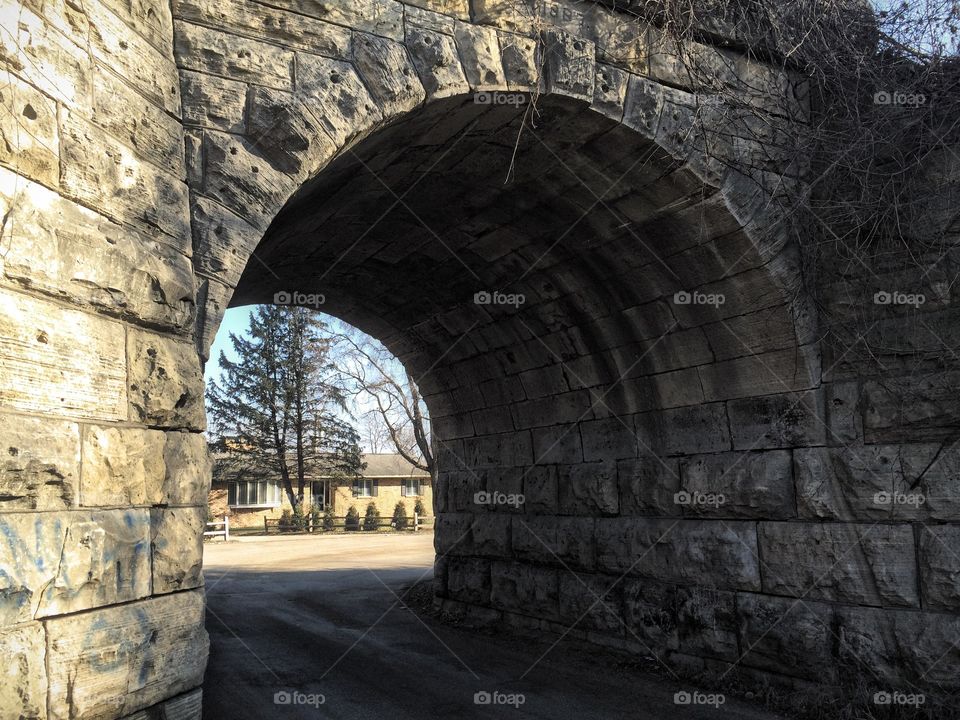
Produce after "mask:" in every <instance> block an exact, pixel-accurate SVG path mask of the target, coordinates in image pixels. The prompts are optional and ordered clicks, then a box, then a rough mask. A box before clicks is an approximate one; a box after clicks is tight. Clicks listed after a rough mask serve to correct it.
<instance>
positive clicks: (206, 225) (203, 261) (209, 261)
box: [190, 194, 262, 287]
mask: <svg viewBox="0 0 960 720" xmlns="http://www.w3.org/2000/svg"><path fill="white" fill-rule="evenodd" d="M190 217H191V220H192V223H191V224H192V225H193V253H194V260H193V261H194V265H195V267H196V269H197V270H199V271H200V272H204V273H210V274H211V275H215V276H216V277H217V278H219V279H220V280H221V281H222V282H224V283H226V284H228V285H230V286H231V287H232V286H235V285H236V283H237V281H238V280H239V279H240V274H241V273H242V272H243V268H244V267H245V266H246V261H247V258H248V257H249V253H251V252H253V251H254V250H255V249H256V247H257V243H258V242H259V241H260V238H261V236H262V233H261V231H260V230H258V229H257V228H255V227H254V226H253V225H251V224H250V223H248V222H247V221H246V220H244V219H243V218H242V217H240V216H239V215H236V214H234V213H232V212H230V211H229V210H227V209H226V208H225V207H223V205H220V204H219V203H216V202H213V201H212V200H210V199H209V198H205V197H203V196H202V195H197V194H194V195H193V197H192V198H191V202H190Z"/></svg>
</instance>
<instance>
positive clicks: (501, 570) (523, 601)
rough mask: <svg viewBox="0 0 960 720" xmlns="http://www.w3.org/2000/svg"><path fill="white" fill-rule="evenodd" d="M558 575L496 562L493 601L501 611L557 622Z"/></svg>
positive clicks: (492, 570) (491, 569) (493, 566)
mask: <svg viewBox="0 0 960 720" xmlns="http://www.w3.org/2000/svg"><path fill="white" fill-rule="evenodd" d="M557 572H558V571H557V570H554V569H551V568H542V567H535V566H532V565H524V564H522V563H516V562H512V563H511V562H495V563H493V565H491V567H490V583H491V588H492V590H491V594H490V602H491V603H492V604H493V606H494V607H495V608H497V609H499V610H506V611H508V612H516V613H520V614H523V615H532V616H533V617H537V618H545V619H548V620H558V619H559V576H558V575H557ZM559 572H566V571H565V570H560V571H559Z"/></svg>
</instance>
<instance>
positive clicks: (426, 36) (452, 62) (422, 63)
mask: <svg viewBox="0 0 960 720" xmlns="http://www.w3.org/2000/svg"><path fill="white" fill-rule="evenodd" d="M406 46H407V50H408V51H409V52H410V56H411V57H412V58H413V64H414V66H415V67H416V69H417V74H418V75H419V76H420V82H422V83H423V87H424V89H425V90H426V91H427V97H428V98H429V99H437V98H444V97H450V96H452V95H460V94H463V93H467V92H469V91H470V84H469V83H468V82H467V78H466V76H465V75H464V74H463V67H462V66H461V65H460V58H459V56H458V55H457V46H456V44H455V42H454V40H453V38H452V37H451V36H449V35H443V34H441V33H437V32H433V31H430V30H424V29H423V28H418V27H416V26H410V27H409V28H407V32H406Z"/></svg>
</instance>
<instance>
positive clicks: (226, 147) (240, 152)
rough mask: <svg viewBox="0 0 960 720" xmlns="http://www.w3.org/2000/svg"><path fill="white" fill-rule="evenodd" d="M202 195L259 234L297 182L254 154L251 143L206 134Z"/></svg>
mask: <svg viewBox="0 0 960 720" xmlns="http://www.w3.org/2000/svg"><path fill="white" fill-rule="evenodd" d="M203 157H204V176H203V194H204V195H206V196H208V197H210V198H213V199H214V200H216V201H218V202H220V203H222V204H223V205H224V206H226V207H227V208H229V209H230V210H232V211H233V212H235V213H236V214H237V215H239V216H240V217H241V218H244V219H245V220H247V221H248V222H250V223H251V224H252V225H254V226H255V227H257V228H260V230H261V231H262V230H265V229H266V228H267V226H268V225H269V224H270V223H271V222H272V221H273V218H274V216H275V215H276V214H277V212H278V211H279V210H280V208H281V207H283V205H284V203H286V201H287V198H288V197H289V196H290V194H291V193H293V191H294V190H295V189H296V188H297V181H296V180H295V179H294V178H292V177H290V176H289V175H287V174H286V173H284V172H282V171H280V170H277V169H275V168H274V167H273V166H272V165H271V164H270V163H268V162H266V160H265V159H264V158H263V157H262V156H261V155H259V154H258V153H257V147H256V145H255V143H254V142H248V141H247V140H245V139H242V138H239V137H237V136H235V135H227V134H225V133H218V132H213V131H208V132H205V133H204V136H203Z"/></svg>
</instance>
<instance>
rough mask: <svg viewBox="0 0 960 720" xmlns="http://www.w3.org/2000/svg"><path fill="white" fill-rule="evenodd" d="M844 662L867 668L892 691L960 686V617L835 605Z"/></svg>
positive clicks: (954, 687)
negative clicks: (958, 669) (959, 644)
mask: <svg viewBox="0 0 960 720" xmlns="http://www.w3.org/2000/svg"><path fill="white" fill-rule="evenodd" d="M836 615H837V633H838V635H839V636H840V637H841V638H843V642H842V643H841V645H840V655H841V660H842V661H844V663H845V664H846V665H848V666H849V667H851V668H857V667H861V666H863V665H866V666H867V667H869V668H870V669H871V671H872V672H873V673H875V677H877V678H879V679H881V680H883V681H884V682H886V683H890V684H891V686H893V687H901V686H903V685H908V686H912V687H916V686H917V685H922V684H926V683H935V684H936V686H938V687H940V688H943V689H951V690H955V689H956V688H957V687H958V686H960V679H958V677H957V674H956V670H955V668H956V667H957V663H958V662H960V648H958V647H957V638H960V618H957V616H956V615H943V614H940V613H926V612H924V613H918V612H912V611H904V610H900V611H897V610H878V609H876V608H860V607H845V606H842V605H840V606H837V608H836Z"/></svg>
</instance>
